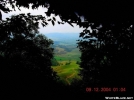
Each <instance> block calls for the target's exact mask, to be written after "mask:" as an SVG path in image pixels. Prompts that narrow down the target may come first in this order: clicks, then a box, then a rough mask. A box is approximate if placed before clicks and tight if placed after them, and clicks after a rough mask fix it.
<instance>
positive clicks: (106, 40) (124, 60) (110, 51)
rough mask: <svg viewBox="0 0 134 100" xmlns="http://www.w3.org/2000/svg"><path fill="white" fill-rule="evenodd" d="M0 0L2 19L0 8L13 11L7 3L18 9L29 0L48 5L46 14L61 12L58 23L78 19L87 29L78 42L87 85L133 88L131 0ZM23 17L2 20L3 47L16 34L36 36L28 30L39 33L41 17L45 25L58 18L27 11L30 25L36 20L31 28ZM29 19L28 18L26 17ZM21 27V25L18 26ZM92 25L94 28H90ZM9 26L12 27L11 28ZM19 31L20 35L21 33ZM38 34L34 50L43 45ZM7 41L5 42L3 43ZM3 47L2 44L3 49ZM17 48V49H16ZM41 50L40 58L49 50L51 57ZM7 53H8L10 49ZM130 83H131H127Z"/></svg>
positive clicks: (58, 13) (16, 35) (33, 5)
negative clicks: (35, 27)
mask: <svg viewBox="0 0 134 100" xmlns="http://www.w3.org/2000/svg"><path fill="white" fill-rule="evenodd" d="M0 2H1V3H0V20H1V19H2V15H1V11H3V12H5V13H8V12H10V11H11V9H10V8H8V7H7V5H6V4H7V3H9V4H10V5H11V6H12V8H15V6H16V7H18V9H19V7H25V8H29V4H32V9H37V8H38V7H39V6H42V7H46V8H48V12H46V15H47V16H48V17H49V16H50V15H51V14H54V15H55V16H56V15H59V17H60V18H61V20H62V21H61V22H59V21H57V22H58V24H62V23H65V22H67V23H69V24H70V25H71V26H73V24H72V23H76V24H77V25H79V26H80V27H84V28H85V29H84V30H83V32H81V33H80V37H82V38H83V39H82V40H79V42H78V47H79V49H80V51H81V52H82V56H81V63H80V67H82V68H83V69H82V70H81V75H82V77H83V85H82V86H84V87H85V86H88V85H93V84H98V83H100V84H103V83H104V84H103V85H108V84H112V85H120V84H121V85H123V86H124V85H125V86H128V87H129V88H128V90H129V89H130V90H131V86H132V81H131V80H132V79H131V76H132V73H133V70H132V67H133V66H132V65H133V62H132V61H131V60H132V57H133V56H132V45H133V40H132V39H133V35H132V34H133V32H134V29H133V27H134V20H133V18H134V15H133V13H132V12H133V9H134V8H133V3H132V2H131V1H110V0H99V1H94V0H86V1H83V0H79V1H76V0H73V1H72V0H64V1H63V0H56V1H54V0H27V1H26V2H24V1H22V0H1V1H0ZM14 10H15V9H14ZM12 18H14V17H12ZM22 18H26V16H25V15H24V14H21V15H19V16H17V17H16V18H15V20H14V19H12V20H13V22H12V20H9V19H7V21H6V22H5V23H4V22H3V21H1V22H2V23H1V26H0V30H2V31H1V35H0V41H2V42H1V44H0V45H1V46H2V48H4V46H5V45H8V46H9V47H11V45H10V44H8V43H12V42H13V40H15V37H19V38H20V39H22V38H23V37H25V36H27V35H30V36H32V37H34V36H35V35H34V36H33V34H32V33H29V31H30V32H31V31H32V30H34V33H37V31H36V30H35V29H34V26H37V24H38V23H39V20H42V25H43V26H46V25H47V24H48V23H47V21H51V22H52V24H53V25H54V23H55V22H56V19H55V17H53V18H51V19H49V20H46V18H45V17H44V16H41V15H40V16H39V15H35V16H32V15H30V14H28V19H30V20H32V21H30V22H31V24H30V25H33V24H34V25H33V26H32V27H33V28H32V29H31V30H29V29H30V27H31V26H30V27H29V26H27V24H26V23H25V22H24V21H21V20H22ZM16 19H18V20H19V22H20V23H21V24H23V25H24V26H21V24H19V23H15V24H14V22H16ZM8 20H9V21H8ZM25 20H27V19H25ZM33 21H35V23H33ZM9 22H10V24H14V26H15V27H11V26H10V25H9V26H8V25H7V27H4V26H5V25H6V24H8V23H9ZM27 22H29V21H28V20H27ZM18 27H19V28H20V27H21V28H20V29H19V30H18ZM23 27H24V28H23ZM27 27H28V32H27V29H26V30H24V29H25V28H27ZM89 27H90V28H91V30H92V31H91V30H89ZM3 30H4V31H3ZM8 30H12V31H11V32H9V31H8ZM20 31H21V35H20V34H19V35H18V33H19V32H20ZM10 33H12V34H14V33H15V35H14V39H13V40H12V38H11V37H10V39H9V36H10V35H9V34H10ZM24 33H26V34H24ZM3 37H4V38H3ZM38 38H39V40H40V39H41V38H43V37H42V36H39V37H36V38H33V41H32V47H31V48H32V49H34V50H36V49H38V46H39V47H40V45H41V44H40V43H41V41H38V42H37V44H36V45H35V44H34V43H35V42H34V41H36V40H37V39H38ZM8 39H9V40H8ZM27 39H28V40H27V42H28V43H29V38H27ZM5 40H8V41H12V42H8V43H7V44H6V41H5ZM15 41H16V40H15ZM4 43H5V45H3V44H4ZM48 44H49V45H50V44H51V42H50V41H49V43H48ZM18 46H19V45H18ZM2 48H0V49H1V51H2ZM21 48H22V47H21ZM25 48H26V46H25ZM17 49H18V48H17ZM17 49H15V50H16V51H17ZM42 49H43V48H41V50H42ZM3 50H4V49H3ZM22 50H23V49H22ZM45 50H46V49H45ZM5 52H6V51H5ZM39 52H40V53H39V54H40V57H41V59H40V61H41V60H42V58H43V60H44V59H46V58H44V57H42V56H43V54H44V56H47V55H46V54H50V55H49V57H52V55H51V53H49V52H47V50H46V52H47V53H46V52H42V51H40V50H39ZM6 54H8V52H7V53H6ZM3 55H5V53H3V51H2V53H1V58H2V57H3ZM36 55H38V52H36V53H35V54H34V56H36ZM16 56H17V55H16ZM16 56H14V57H16ZM32 57H33V56H32ZM47 57H48V56H47ZM49 57H48V58H49ZM33 58H34V57H33ZM35 58H36V57H35ZM30 60H32V59H30ZM32 62H34V64H35V65H36V62H35V61H33V60H32ZM47 65H48V66H49V65H50V63H49V62H48V63H47ZM15 66H16V65H15ZM127 83H130V84H129V85H127ZM82 88H83V87H82Z"/></svg>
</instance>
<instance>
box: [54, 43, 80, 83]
mask: <svg viewBox="0 0 134 100" xmlns="http://www.w3.org/2000/svg"><path fill="white" fill-rule="evenodd" d="M54 59H55V61H57V62H58V65H56V66H52V68H53V70H54V71H56V72H57V75H58V76H59V77H60V80H61V81H62V82H63V83H64V84H67V85H70V84H71V82H72V80H73V79H74V78H76V79H78V80H79V79H81V78H80V76H79V75H78V74H79V70H80V67H79V64H77V62H80V52H79V50H78V48H72V49H71V48H70V51H67V50H66V48H61V47H59V46H57V47H55V57H54Z"/></svg>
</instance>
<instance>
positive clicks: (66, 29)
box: [2, 7, 83, 34]
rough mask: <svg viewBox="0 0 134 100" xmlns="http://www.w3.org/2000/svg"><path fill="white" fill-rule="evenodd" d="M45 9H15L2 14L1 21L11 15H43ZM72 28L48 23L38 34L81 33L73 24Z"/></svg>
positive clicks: (67, 25) (66, 25) (80, 29)
mask: <svg viewBox="0 0 134 100" xmlns="http://www.w3.org/2000/svg"><path fill="white" fill-rule="evenodd" d="M46 11H47V9H46V8H42V7H39V8H38V10H32V9H25V8H21V11H19V10H18V9H16V11H12V12H10V13H8V14H7V13H4V12H2V19H5V18H6V17H9V16H11V15H13V14H20V13H31V14H32V15H34V14H35V15H37V14H38V15H45V13H44V12H46ZM56 19H57V20H59V21H60V18H59V17H58V16H57V17H56ZM73 25H74V27H72V26H70V25H69V24H68V23H66V24H60V25H59V24H57V23H56V24H55V25H54V26H53V25H52V24H51V23H49V25H48V26H46V27H42V25H40V29H39V31H40V33H45V34H47V33H55V32H56V33H80V32H82V30H83V28H79V26H76V25H75V24H73Z"/></svg>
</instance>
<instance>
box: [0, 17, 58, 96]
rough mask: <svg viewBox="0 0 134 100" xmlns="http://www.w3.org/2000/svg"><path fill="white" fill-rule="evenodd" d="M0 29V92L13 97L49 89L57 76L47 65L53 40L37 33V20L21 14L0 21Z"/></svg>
mask: <svg viewBox="0 0 134 100" xmlns="http://www.w3.org/2000/svg"><path fill="white" fill-rule="evenodd" d="M0 32H1V35H0V60H1V62H0V65H1V66H0V67H1V69H2V70H1V71H2V72H1V73H2V74H1V76H2V80H1V81H2V82H3V88H1V90H3V93H4V94H6V95H7V96H13V97H20V96H22V95H24V97H26V95H27V96H35V95H38V96H40V95H43V93H45V92H48V93H50V92H51V89H50V88H51V87H53V86H54V85H55V83H56V81H57V80H58V77H57V75H56V73H55V72H54V71H53V70H52V68H51V65H52V64H51V59H52V58H53V48H51V45H52V44H53V41H52V40H50V39H47V37H45V36H44V35H41V34H38V33H39V32H38V23H37V22H34V21H33V20H32V18H31V17H28V16H23V15H17V16H12V17H11V18H7V20H5V21H1V23H0Z"/></svg>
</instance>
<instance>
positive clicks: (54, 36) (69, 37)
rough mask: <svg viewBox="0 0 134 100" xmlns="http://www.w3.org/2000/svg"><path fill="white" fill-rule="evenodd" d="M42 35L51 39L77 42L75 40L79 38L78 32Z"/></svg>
mask: <svg viewBox="0 0 134 100" xmlns="http://www.w3.org/2000/svg"><path fill="white" fill-rule="evenodd" d="M44 35H45V36H47V38H49V39H52V40H53V41H62V42H77V41H76V40H78V39H79V33H49V34H44Z"/></svg>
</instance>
